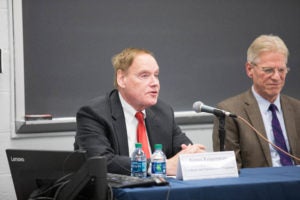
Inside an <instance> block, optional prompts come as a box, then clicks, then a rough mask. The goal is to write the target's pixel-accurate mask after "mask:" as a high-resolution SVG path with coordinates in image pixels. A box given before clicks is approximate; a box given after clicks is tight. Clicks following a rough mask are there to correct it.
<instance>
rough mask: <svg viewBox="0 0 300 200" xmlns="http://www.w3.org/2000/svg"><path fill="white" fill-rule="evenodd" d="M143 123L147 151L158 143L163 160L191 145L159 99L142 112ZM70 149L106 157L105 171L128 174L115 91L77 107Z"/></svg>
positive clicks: (124, 136)
mask: <svg viewBox="0 0 300 200" xmlns="http://www.w3.org/2000/svg"><path fill="white" fill-rule="evenodd" d="M145 123H146V127H147V133H148V137H149V142H150V145H151V149H154V145H155V144H156V143H160V144H162V146H163V151H164V153H165V154H166V156H167V158H170V157H172V156H174V155H175V154H176V153H177V152H179V151H180V150H181V144H189V143H192V142H191V141H190V140H189V139H188V138H187V136H186V135H185V134H184V133H182V131H181V129H180V128H179V127H178V126H177V124H176V122H175V120H174V111H173V109H172V108H171V107H170V106H169V105H167V104H165V103H163V102H162V101H160V100H158V102H157V104H156V105H154V106H152V107H150V108H148V109H146V119H145ZM74 148H75V149H82V150H86V151H87V153H88V155H89V156H97V155H100V156H106V158H107V164H108V168H107V169H108V172H111V173H121V174H130V157H129V150H128V142H127V131H126V125H125V117H124V114H123V108H122V105H121V102H120V99H119V95H118V91H117V90H113V91H112V92H110V93H109V94H107V95H106V96H102V97H98V98H95V99H93V100H92V101H91V102H90V103H89V104H88V105H86V106H83V107H81V108H80V110H79V111H78V113H77V133H76V136H75V144H74Z"/></svg>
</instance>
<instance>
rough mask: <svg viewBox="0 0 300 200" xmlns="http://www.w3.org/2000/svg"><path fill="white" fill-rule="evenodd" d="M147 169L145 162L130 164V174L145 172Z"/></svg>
mask: <svg viewBox="0 0 300 200" xmlns="http://www.w3.org/2000/svg"><path fill="white" fill-rule="evenodd" d="M146 168H147V164H146V162H145V161H133V162H132V163H131V171H132V172H134V173H135V172H145V171H146Z"/></svg>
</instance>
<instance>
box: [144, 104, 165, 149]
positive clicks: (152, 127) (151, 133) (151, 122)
mask: <svg viewBox="0 0 300 200" xmlns="http://www.w3.org/2000/svg"><path fill="white" fill-rule="evenodd" d="M156 120H158V119H157V116H156V115H155V113H153V111H152V110H151V109H146V120H145V122H146V128H147V134H148V138H149V143H150V146H151V150H154V146H153V145H154V144H156V143H160V142H159V141H157V139H158V138H159V140H161V139H162V136H161V135H160V130H159V126H158V124H159V123H157V122H156ZM152 144H153V145H152Z"/></svg>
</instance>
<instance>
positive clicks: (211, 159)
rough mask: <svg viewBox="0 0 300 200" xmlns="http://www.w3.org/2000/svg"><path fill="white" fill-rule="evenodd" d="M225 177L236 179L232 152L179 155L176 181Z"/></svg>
mask: <svg viewBox="0 0 300 200" xmlns="http://www.w3.org/2000/svg"><path fill="white" fill-rule="evenodd" d="M225 177H238V169H237V165H236V159H235V154H234V152H233V151H221V152H205V153H197V154H181V155H179V159H178V166H177V174H176V178H177V179H180V180H195V179H209V178H225Z"/></svg>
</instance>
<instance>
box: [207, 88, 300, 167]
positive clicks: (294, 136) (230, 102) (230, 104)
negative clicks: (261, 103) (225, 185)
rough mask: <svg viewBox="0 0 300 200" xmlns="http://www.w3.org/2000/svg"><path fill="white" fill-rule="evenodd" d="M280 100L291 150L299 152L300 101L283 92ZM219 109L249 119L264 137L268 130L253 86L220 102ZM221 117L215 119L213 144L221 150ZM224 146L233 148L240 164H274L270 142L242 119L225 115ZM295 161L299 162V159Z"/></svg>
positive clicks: (260, 165)
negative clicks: (219, 131)
mask: <svg viewBox="0 0 300 200" xmlns="http://www.w3.org/2000/svg"><path fill="white" fill-rule="evenodd" d="M280 96H281V98H280V102H281V107H282V111H283V117H284V122H285V127H286V131H287V136H288V140H289V144H290V149H291V153H292V154H293V155H295V156H297V157H299V156H300V101H299V100H297V99H294V98H291V97H288V96H286V95H282V94H281V95H280ZM218 107H219V108H220V109H223V110H226V111H229V112H231V113H234V114H236V115H239V116H241V117H242V118H244V119H246V120H247V121H248V122H249V123H250V124H251V125H252V126H254V127H255V128H256V129H257V130H258V131H259V132H260V133H262V134H263V135H264V136H265V137H267V136H266V131H265V127H264V124H263V120H262V116H261V114H260V110H259V107H258V103H257V101H256V99H255V97H254V96H253V93H252V91H251V89H250V90H248V91H246V92H244V93H242V94H240V95H237V96H235V97H232V98H229V99H227V100H224V101H222V102H221V103H219V104H218ZM218 126H219V121H218V120H217V119H215V123H214V131H213V148H214V151H219V150H220V147H219V136H218ZM225 130H226V139H225V150H234V151H235V154H236V159H237V164H238V167H239V168H246V167H271V166H272V160H271V154H270V148H269V144H268V143H267V142H265V141H264V140H263V139H261V138H260V137H259V136H258V135H257V134H256V133H255V132H254V131H253V130H252V129H251V128H249V126H247V125H246V124H245V123H244V122H242V121H241V120H239V119H232V118H228V117H226V120H225ZM294 161H295V162H296V164H300V162H299V161H296V160H294Z"/></svg>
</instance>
